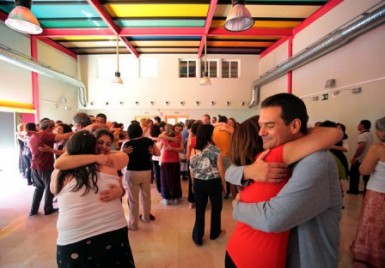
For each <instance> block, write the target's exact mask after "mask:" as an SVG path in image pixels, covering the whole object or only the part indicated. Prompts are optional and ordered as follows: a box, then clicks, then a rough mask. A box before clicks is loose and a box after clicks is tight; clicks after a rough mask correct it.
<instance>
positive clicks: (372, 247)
mask: <svg viewBox="0 0 385 268" xmlns="http://www.w3.org/2000/svg"><path fill="white" fill-rule="evenodd" d="M376 136H377V138H378V139H379V140H380V142H379V143H376V144H373V145H371V146H370V148H369V151H368V153H367V154H366V156H365V158H364V159H363V161H362V163H361V165H360V173H361V174H363V175H369V174H371V175H370V179H369V181H368V184H367V192H366V194H365V197H364V201H363V203H362V209H361V216H360V220H359V224H358V228H357V233H356V237H355V239H354V242H353V245H352V247H351V249H352V253H353V262H354V267H356V266H357V267H385V247H384V234H385V213H384V211H385V202H384V201H385V117H382V118H380V119H378V120H377V121H376ZM360 265H361V266H360Z"/></svg>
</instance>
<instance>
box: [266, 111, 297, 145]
mask: <svg viewBox="0 0 385 268" xmlns="http://www.w3.org/2000/svg"><path fill="white" fill-rule="evenodd" d="M281 111H282V109H281V107H266V108H262V109H261V112H260V115H259V127H260V130H259V135H260V136H261V137H262V140H263V148H264V149H270V148H274V147H277V146H279V145H281V144H284V143H286V142H288V141H290V140H292V139H294V134H293V133H292V126H291V124H289V125H288V126H287V125H285V122H284V121H283V119H282V118H281Z"/></svg>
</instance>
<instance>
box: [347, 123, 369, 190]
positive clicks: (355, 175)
mask: <svg viewBox="0 0 385 268" xmlns="http://www.w3.org/2000/svg"><path fill="white" fill-rule="evenodd" d="M370 127H371V123H370V121H369V120H361V122H360V123H359V124H358V126H357V130H358V131H359V132H360V133H359V134H358V138H357V148H356V151H355V153H354V155H353V157H352V159H351V160H350V164H351V166H350V172H349V190H348V191H347V192H346V193H348V194H358V193H359V184H360V171H359V168H360V165H361V162H362V159H364V157H365V155H366V153H367V152H368V150H369V147H370V145H372V143H373V136H372V133H370ZM369 177H370V176H369V175H364V176H363V180H364V190H363V192H365V191H366V184H367V183H368V180H369Z"/></svg>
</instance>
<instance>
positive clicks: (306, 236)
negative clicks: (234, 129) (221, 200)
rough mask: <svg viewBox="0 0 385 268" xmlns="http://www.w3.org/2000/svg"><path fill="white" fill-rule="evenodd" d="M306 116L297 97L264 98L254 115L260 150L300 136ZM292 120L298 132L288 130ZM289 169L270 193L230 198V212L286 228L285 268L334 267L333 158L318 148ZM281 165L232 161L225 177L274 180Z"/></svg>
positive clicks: (337, 196) (337, 200)
mask: <svg viewBox="0 0 385 268" xmlns="http://www.w3.org/2000/svg"><path fill="white" fill-rule="evenodd" d="M307 121H308V115H307V111H306V106H305V104H304V103H303V101H302V100H301V99H299V98H298V97H296V96H294V95H292V94H287V93H280V94H276V95H273V96H271V97H269V98H267V99H265V100H264V101H263V102H262V104H261V112H260V119H259V124H260V128H261V129H260V132H259V134H260V136H261V137H262V140H263V147H264V149H269V148H274V147H276V146H279V145H281V144H284V143H286V142H288V141H291V140H294V139H297V138H299V137H301V136H303V135H305V134H306V131H307ZM295 124H300V127H301V130H300V132H296V133H293V131H292V129H293V125H295ZM297 127H298V125H297ZM290 169H291V173H292V176H291V178H290V179H289V181H288V183H287V184H286V185H285V186H284V187H283V188H282V190H281V191H280V192H279V193H278V195H277V196H276V197H274V198H272V199H270V200H269V201H264V202H258V203H243V202H240V201H238V200H235V202H233V217H234V219H235V220H237V221H240V222H244V223H246V224H248V225H250V226H252V227H253V228H255V229H259V230H262V231H265V232H282V231H286V230H290V238H289V245H288V254H287V261H286V266H287V267H296V268H298V267H303V268H307V267H312V268H314V267H338V249H339V236H340V227H339V223H340V219H341V205H342V197H341V190H340V184H339V180H338V171H337V166H336V161H335V160H334V158H333V156H332V155H331V154H330V153H329V152H328V151H318V152H316V153H314V154H311V155H309V156H307V157H305V158H304V159H302V160H300V161H299V162H297V163H296V164H295V165H293V166H292V167H290ZM281 170H282V166H281V165H279V164H277V163H266V162H264V161H263V160H262V159H258V160H257V161H256V162H254V163H253V164H252V165H249V166H242V167H236V166H233V165H232V166H231V167H230V168H229V169H228V170H227V172H226V180H227V181H228V182H230V183H232V184H236V185H245V184H247V182H248V181H249V180H254V181H264V182H266V181H271V182H272V183H274V180H275V179H276V177H279V174H280V173H281V172H282V171H281ZM277 174H278V175H277ZM240 246H241V245H240ZM256 265H257V264H256Z"/></svg>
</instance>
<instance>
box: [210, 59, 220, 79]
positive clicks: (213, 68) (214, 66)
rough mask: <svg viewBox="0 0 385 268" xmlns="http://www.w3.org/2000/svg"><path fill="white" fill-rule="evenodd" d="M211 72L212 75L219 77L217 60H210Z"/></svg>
mask: <svg viewBox="0 0 385 268" xmlns="http://www.w3.org/2000/svg"><path fill="white" fill-rule="evenodd" d="M209 74H210V77H218V68H217V62H216V61H210V62H209Z"/></svg>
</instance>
